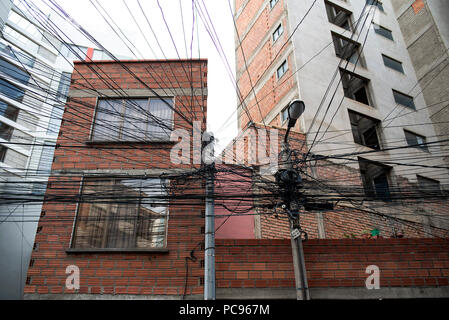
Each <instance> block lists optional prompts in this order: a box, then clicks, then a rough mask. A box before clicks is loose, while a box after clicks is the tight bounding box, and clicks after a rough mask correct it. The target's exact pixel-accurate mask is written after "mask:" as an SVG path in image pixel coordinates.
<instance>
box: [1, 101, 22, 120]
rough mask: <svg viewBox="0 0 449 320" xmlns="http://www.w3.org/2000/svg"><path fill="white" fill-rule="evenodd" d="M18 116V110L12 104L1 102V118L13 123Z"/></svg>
mask: <svg viewBox="0 0 449 320" xmlns="http://www.w3.org/2000/svg"><path fill="white" fill-rule="evenodd" d="M18 115H19V109H18V108H16V107H14V106H12V105H10V104H6V103H5V102H3V101H0V116H3V117H5V118H8V119H9V120H12V121H16V120H17V116H18Z"/></svg>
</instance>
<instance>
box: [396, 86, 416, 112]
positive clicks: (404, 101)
mask: <svg viewBox="0 0 449 320" xmlns="http://www.w3.org/2000/svg"><path fill="white" fill-rule="evenodd" d="M393 97H394V101H396V103H397V104H400V105H403V106H404V107H407V108H410V109H413V110H416V107H415V102H414V101H413V97H410V96H408V95H406V94H403V93H400V92H399V91H396V90H393Z"/></svg>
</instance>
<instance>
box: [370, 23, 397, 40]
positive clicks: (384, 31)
mask: <svg viewBox="0 0 449 320" xmlns="http://www.w3.org/2000/svg"><path fill="white" fill-rule="evenodd" d="M373 26H374V32H375V33H377V34H380V35H381V36H383V37H385V38H387V39H390V40H393V33H392V32H391V30H388V29H387V28H384V27H382V26H380V25H378V24H375V23H373Z"/></svg>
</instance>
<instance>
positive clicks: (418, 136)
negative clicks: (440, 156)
mask: <svg viewBox="0 0 449 320" xmlns="http://www.w3.org/2000/svg"><path fill="white" fill-rule="evenodd" d="M407 134H409V135H412V136H413V137H414V138H420V139H421V140H423V141H424V142H423V143H427V138H426V137H425V136H423V135H420V134H417V133H415V132H413V131H410V130H407V129H404V136H405V141H406V142H407V145H408V146H410V147H413V148H416V149H419V150H422V151H425V152H429V153H430V151H429V148H428V147H427V145H423V146H414V144H420V142H419V141H418V139H416V143H414V144H410V143H409V139H408V138H407Z"/></svg>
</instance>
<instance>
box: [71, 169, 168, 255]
mask: <svg viewBox="0 0 449 320" xmlns="http://www.w3.org/2000/svg"><path fill="white" fill-rule="evenodd" d="M90 179H91V180H92V181H94V180H95V179H101V180H109V181H114V183H116V181H117V180H127V179H128V180H132V179H142V180H145V179H159V180H160V181H164V182H163V183H165V184H166V185H169V183H170V181H169V180H168V179H161V178H158V177H148V176H138V175H135V176H119V175H101V176H98V175H96V176H95V175H84V176H83V177H82V179H81V181H80V187H79V190H78V195H79V196H81V195H82V194H83V189H84V187H85V186H86V183H87V181H88V180H90ZM111 185H112V184H111ZM141 198H142V196H140V197H139V203H140V201H141ZM114 203H116V202H111V205H112V204H114ZM75 210H76V211H75V217H74V220H73V224H72V234H71V237H70V243H69V247H68V248H67V249H66V252H67V253H95V252H100V253H101V252H107V253H111V252H112V253H113V252H118V253H133V252H137V253H138V252H160V253H168V252H169V249H168V222H169V218H170V202H169V201H168V200H167V206H166V210H167V212H166V215H165V231H164V232H165V234H164V245H163V247H146V248H137V247H134V248H104V247H103V248H82V247H75V241H76V232H77V227H78V223H79V217H80V210H81V202H80V201H78V202H77V203H76V209H75ZM108 215H110V213H108ZM136 221H138V217H137V218H136Z"/></svg>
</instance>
